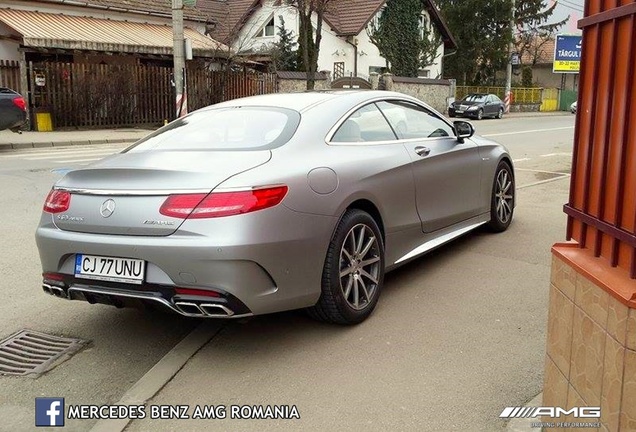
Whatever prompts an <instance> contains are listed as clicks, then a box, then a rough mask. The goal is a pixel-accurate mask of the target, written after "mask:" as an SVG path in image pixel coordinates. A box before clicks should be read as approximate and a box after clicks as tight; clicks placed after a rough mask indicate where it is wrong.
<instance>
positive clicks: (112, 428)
mask: <svg viewBox="0 0 636 432" xmlns="http://www.w3.org/2000/svg"><path fill="white" fill-rule="evenodd" d="M222 326H223V325H222V324H220V323H219V321H204V322H202V323H201V324H199V325H198V326H197V327H196V328H195V329H194V330H192V332H191V333H190V334H188V335H187V336H186V337H185V338H183V340H181V342H179V343H178V344H177V345H175V346H174V348H172V349H171V350H170V351H169V352H168V353H167V354H166V355H165V356H163V357H162V358H161V360H159V361H158V362H157V364H156V365H154V366H153V367H152V369H150V370H149V371H148V372H146V374H145V375H144V376H142V377H141V379H140V380H139V381H137V382H136V383H135V384H134V385H133V386H132V387H131V388H130V389H129V390H128V391H127V392H126V394H124V395H123V396H122V398H121V399H120V400H119V402H117V405H144V404H145V403H146V402H148V401H149V400H150V399H151V398H152V397H154V396H155V395H156V394H157V393H158V392H159V390H161V389H162V388H163V387H164V386H165V385H166V384H168V382H170V380H171V379H172V378H173V377H174V376H175V375H176V374H177V372H179V371H180V370H181V368H183V366H185V364H186V363H187V362H188V360H190V359H191V358H192V356H194V355H195V354H196V353H197V352H198V351H199V350H200V349H201V348H203V346H204V345H205V344H207V343H208V342H209V341H210V340H211V339H212V338H213V337H214V336H215V335H216V334H217V333H218V332H219V331H220V330H221V328H222ZM130 421H131V419H128V418H124V419H109V420H99V421H98V422H97V423H96V424H95V426H93V428H92V429H91V432H121V431H123V430H124V429H126V426H127V425H128V423H130Z"/></svg>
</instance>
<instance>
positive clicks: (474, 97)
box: [464, 94, 488, 102]
mask: <svg viewBox="0 0 636 432" xmlns="http://www.w3.org/2000/svg"><path fill="white" fill-rule="evenodd" d="M486 96H488V95H483V94H475V95H468V96H466V97H465V98H464V100H465V101H466V102H486Z"/></svg>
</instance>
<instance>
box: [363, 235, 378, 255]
mask: <svg viewBox="0 0 636 432" xmlns="http://www.w3.org/2000/svg"><path fill="white" fill-rule="evenodd" d="M374 244H375V236H371V237H369V241H368V242H367V244H366V245H365V246H364V249H362V252H360V258H361V259H363V258H364V257H365V256H367V254H368V253H369V250H371V247H373V245H374Z"/></svg>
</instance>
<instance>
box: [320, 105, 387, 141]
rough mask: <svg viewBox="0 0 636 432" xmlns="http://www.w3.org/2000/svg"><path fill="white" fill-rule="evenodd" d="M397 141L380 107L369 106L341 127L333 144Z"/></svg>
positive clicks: (355, 113) (356, 113)
mask: <svg viewBox="0 0 636 432" xmlns="http://www.w3.org/2000/svg"><path fill="white" fill-rule="evenodd" d="M396 139H397V138H396V136H395V134H394V133H393V131H392V130H391V126H389V124H388V123H387V121H386V119H385V118H384V116H383V115H382V113H381V112H380V110H378V107H376V106H375V104H369V105H365V106H363V107H362V108H360V109H359V110H357V111H356V112H354V113H353V114H351V115H350V116H349V118H347V120H345V121H344V123H342V125H340V127H339V128H338V130H337V131H336V133H335V134H334V135H333V137H332V138H331V142H378V141H394V140H396Z"/></svg>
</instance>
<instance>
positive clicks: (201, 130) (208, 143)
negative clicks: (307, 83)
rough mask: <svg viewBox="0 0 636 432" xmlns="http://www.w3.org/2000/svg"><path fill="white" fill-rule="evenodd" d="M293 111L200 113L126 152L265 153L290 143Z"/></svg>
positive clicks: (260, 109) (296, 120) (267, 109)
mask: <svg viewBox="0 0 636 432" xmlns="http://www.w3.org/2000/svg"><path fill="white" fill-rule="evenodd" d="M299 123H300V114H299V113H298V112H296V111H293V110H289V109H284V108H273V107H231V108H217V109H214V108H212V109H203V110H199V111H195V112H193V113H192V114H189V115H188V116H186V117H183V118H182V119H179V120H176V121H173V122H172V123H170V124H168V125H166V126H164V127H162V128H161V129H158V130H157V131H155V132H154V133H152V134H150V135H148V136H147V137H145V138H144V139H142V140H141V141H139V142H137V143H136V144H135V145H134V146H132V147H130V148H128V149H127V150H126V151H128V152H137V151H148V150H232V151H236V150H255V149H259V150H267V149H272V148H276V147H280V146H282V145H283V144H285V143H286V142H287V141H289V140H290V139H291V137H292V136H293V135H294V133H295V132H296V128H297V127H298V124H299Z"/></svg>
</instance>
